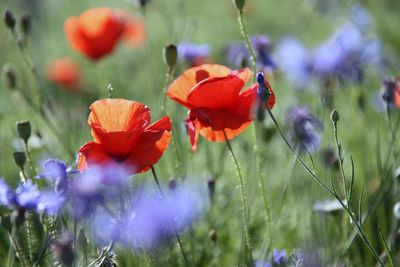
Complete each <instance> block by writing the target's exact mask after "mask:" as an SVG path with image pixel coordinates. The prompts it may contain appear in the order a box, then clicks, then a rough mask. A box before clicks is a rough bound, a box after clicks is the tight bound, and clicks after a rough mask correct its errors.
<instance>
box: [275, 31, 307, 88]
mask: <svg viewBox="0 0 400 267" xmlns="http://www.w3.org/2000/svg"><path fill="white" fill-rule="evenodd" d="M277 55H278V59H279V65H280V68H281V69H282V70H283V71H284V72H285V73H286V77H287V79H288V80H289V81H290V82H291V83H292V84H293V85H294V86H296V88H299V89H302V88H304V87H305V86H306V85H307V84H308V82H309V81H310V78H311V70H312V65H311V57H310V53H309V51H308V50H307V49H306V48H305V47H304V45H303V44H302V43H301V42H300V41H299V40H297V39H295V38H293V37H286V38H284V39H283V40H282V41H281V42H280V43H279V45H278V51H277Z"/></svg>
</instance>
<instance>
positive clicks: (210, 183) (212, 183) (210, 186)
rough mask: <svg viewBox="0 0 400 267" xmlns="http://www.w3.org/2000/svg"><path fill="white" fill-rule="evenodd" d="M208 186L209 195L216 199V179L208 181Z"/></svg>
mask: <svg viewBox="0 0 400 267" xmlns="http://www.w3.org/2000/svg"><path fill="white" fill-rule="evenodd" d="M207 187H208V195H209V196H210V199H211V200H213V199H214V193H215V180H214V179H210V180H208V182H207Z"/></svg>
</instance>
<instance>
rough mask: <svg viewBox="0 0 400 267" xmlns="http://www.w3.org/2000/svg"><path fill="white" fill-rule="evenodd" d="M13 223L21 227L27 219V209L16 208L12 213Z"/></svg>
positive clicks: (11, 219)
mask: <svg viewBox="0 0 400 267" xmlns="http://www.w3.org/2000/svg"><path fill="white" fill-rule="evenodd" d="M10 221H11V224H13V225H15V226H16V227H17V228H19V227H20V226H21V225H22V224H23V223H24V221H25V210H24V209H21V208H16V209H14V210H13V212H12V213H11V215H10Z"/></svg>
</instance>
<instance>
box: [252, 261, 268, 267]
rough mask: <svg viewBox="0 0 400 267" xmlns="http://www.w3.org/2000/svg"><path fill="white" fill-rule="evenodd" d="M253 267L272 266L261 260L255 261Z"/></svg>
mask: <svg viewBox="0 0 400 267" xmlns="http://www.w3.org/2000/svg"><path fill="white" fill-rule="evenodd" d="M254 267H272V264H271V263H269V262H266V261H263V260H256V262H255V263H254Z"/></svg>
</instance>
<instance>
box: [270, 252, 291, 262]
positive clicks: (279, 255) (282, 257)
mask: <svg viewBox="0 0 400 267" xmlns="http://www.w3.org/2000/svg"><path fill="white" fill-rule="evenodd" d="M272 256H273V258H274V263H275V264H278V265H279V264H285V263H286V262H287V253H286V250H279V249H274V251H273V252H272Z"/></svg>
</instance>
